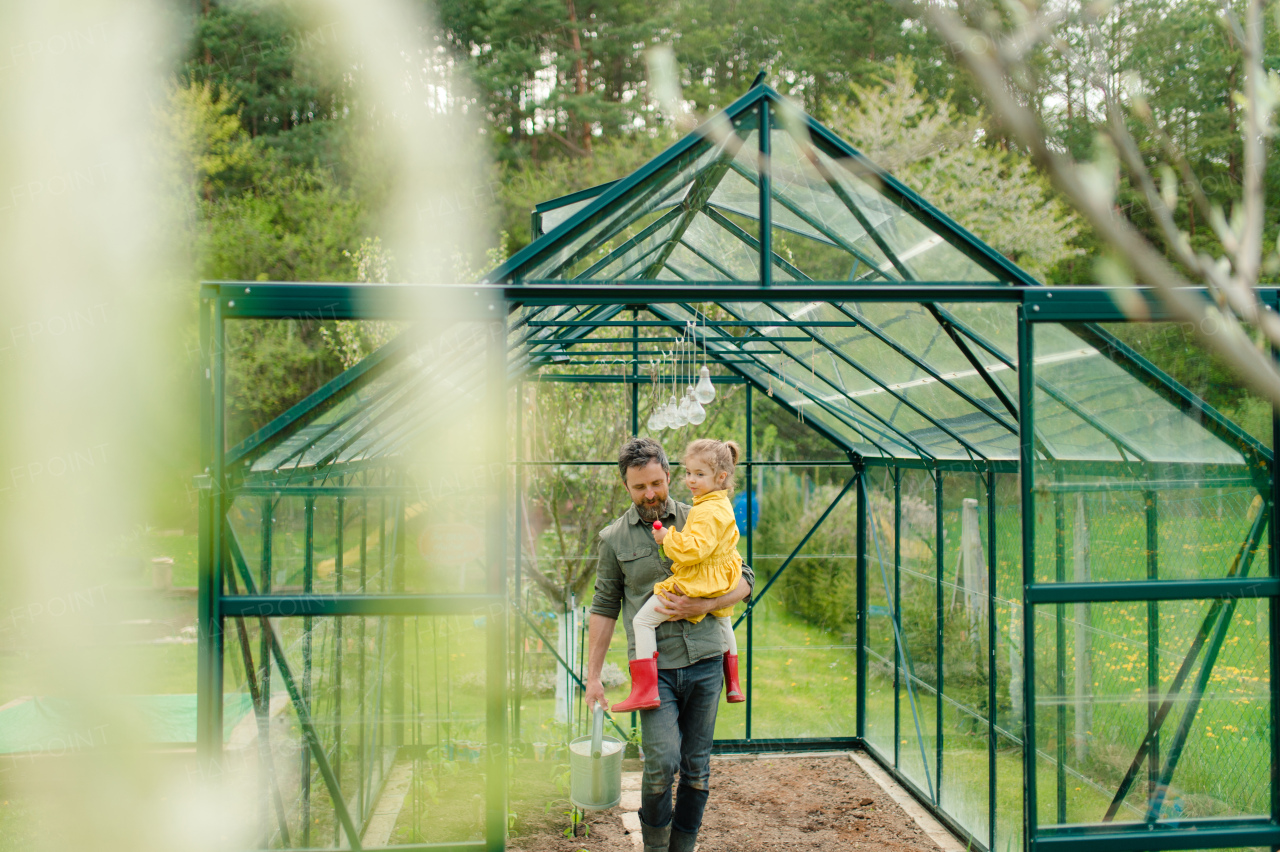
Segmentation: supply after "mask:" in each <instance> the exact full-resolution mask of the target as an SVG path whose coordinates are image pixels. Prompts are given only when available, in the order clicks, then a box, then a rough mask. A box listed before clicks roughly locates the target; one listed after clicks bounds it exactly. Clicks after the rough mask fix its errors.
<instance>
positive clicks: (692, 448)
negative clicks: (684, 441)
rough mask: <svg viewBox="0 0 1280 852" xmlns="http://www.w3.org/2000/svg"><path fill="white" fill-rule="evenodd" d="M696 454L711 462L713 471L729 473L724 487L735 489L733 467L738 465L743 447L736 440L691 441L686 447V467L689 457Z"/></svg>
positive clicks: (706, 439) (708, 439)
mask: <svg viewBox="0 0 1280 852" xmlns="http://www.w3.org/2000/svg"><path fill="white" fill-rule="evenodd" d="M694 456H697V457H698V458H700V459H703V460H704V461H709V462H711V469H712V471H713V472H715V473H727V474H729V477H728V478H727V479H726V480H725V481H724V487H725V489H726V490H728V491H732V490H733V469H734V468H735V467H737V466H738V459H739V458H741V457H742V449H741V448H740V447H739V446H738V444H737V442H736V441H717V440H716V439H715V438H699V439H698V440H696V441H692V442H690V444H689V446H687V447H685V448H684V464H685V466H686V467H687V466H688V465H689V459H691V458H693V457H694Z"/></svg>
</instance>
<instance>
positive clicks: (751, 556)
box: [744, 385, 758, 740]
mask: <svg viewBox="0 0 1280 852" xmlns="http://www.w3.org/2000/svg"><path fill="white" fill-rule="evenodd" d="M746 406H747V411H746V419H747V564H748V565H750V566H751V570H753V571H754V570H755V567H756V565H755V561H754V560H755V533H754V529H755V520H756V517H755V465H754V464H753V462H754V461H755V441H754V438H753V433H754V427H753V426H752V424H751V407H752V400H751V385H747V386H746ZM757 582H758V581H757ZM751 617H752V612H751V610H750V609H748V610H747V702H746V730H745V731H744V736H745V737H746V739H748V740H749V739H751V702H752V691H751V669H752V667H753V666H752V647H751Z"/></svg>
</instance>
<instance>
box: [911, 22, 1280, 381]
mask: <svg viewBox="0 0 1280 852" xmlns="http://www.w3.org/2000/svg"><path fill="white" fill-rule="evenodd" d="M913 6H914V8H915V10H916V12H917V13H918V14H919V16H920V17H921V19H922V20H924V21H925V22H926V24H927V25H928V26H929V27H930V28H931V29H933V31H934V32H935V33H936V34H937V35H938V36H939V38H940V39H941V40H942V41H943V42H944V43H946V44H947V45H949V47H950V50H951V52H952V54H953V55H954V56H955V58H956V59H958V60H959V62H960V63H961V64H962V65H963V66H964V67H965V68H966V69H967V70H968V71H969V72H970V73H971V74H972V75H973V76H974V78H975V79H976V81H977V83H978V87H979V88H980V90H981V91H982V92H983V94H984V96H985V100H986V103H987V106H988V108H989V109H990V110H991V113H992V115H993V116H994V117H995V119H996V120H997V122H999V124H1000V126H1001V127H1002V129H1003V130H1004V132H1006V133H1008V134H1009V136H1010V138H1011V139H1012V140H1015V141H1016V142H1017V143H1018V144H1021V145H1023V146H1025V147H1026V149H1027V151H1028V153H1029V154H1030V155H1031V156H1032V158H1033V159H1034V160H1035V161H1036V162H1037V163H1038V164H1039V165H1040V167H1041V168H1043V169H1044V170H1045V172H1046V173H1047V174H1048V175H1049V177H1050V179H1051V180H1052V181H1053V183H1054V185H1055V186H1056V187H1057V188H1058V189H1059V190H1060V191H1061V192H1062V193H1063V195H1065V196H1066V198H1067V199H1068V200H1069V201H1070V202H1071V204H1072V205H1073V206H1074V207H1075V208H1076V209H1077V210H1078V211H1080V213H1081V215H1082V216H1083V217H1084V218H1085V220H1086V221H1088V222H1089V223H1090V224H1091V225H1092V226H1093V228H1094V229H1095V230H1096V232H1097V234H1098V236H1099V238H1100V239H1101V240H1102V241H1103V243H1104V244H1105V245H1106V246H1107V247H1108V248H1109V249H1110V252H1111V256H1110V257H1108V258H1106V259H1104V260H1103V261H1101V262H1099V264H1098V274H1099V277H1100V278H1101V279H1102V281H1103V283H1106V284H1133V283H1135V282H1137V283H1141V284H1145V285H1150V286H1152V287H1154V288H1156V290H1157V291H1158V293H1159V295H1160V297H1161V298H1162V299H1163V301H1164V302H1165V304H1166V305H1167V306H1168V308H1169V310H1170V312H1171V313H1172V314H1173V316H1174V317H1175V318H1176V319H1178V320H1180V321H1182V322H1187V323H1193V324H1194V326H1195V329H1196V335H1197V337H1198V338H1199V339H1200V341H1201V342H1202V343H1203V344H1204V346H1205V347H1206V348H1208V349H1209V350H1211V351H1212V352H1215V353H1217V354H1218V355H1219V356H1220V357H1221V358H1222V359H1223V360H1224V362H1225V363H1226V364H1227V365H1229V366H1230V367H1231V368H1232V369H1233V370H1234V371H1235V373H1236V374H1237V375H1238V376H1239V377H1240V378H1241V379H1242V380H1243V381H1244V383H1245V384H1247V385H1248V386H1249V387H1250V388H1251V389H1253V390H1254V391H1257V392H1258V393H1259V394H1262V395H1263V396H1264V397H1265V398H1267V399H1268V400H1270V401H1271V402H1272V404H1273V405H1280V371H1278V370H1277V368H1276V364H1275V362H1274V361H1273V360H1272V358H1271V357H1270V355H1269V354H1268V352H1267V349H1268V348H1269V346H1276V345H1280V316H1277V315H1276V313H1275V312H1274V311H1269V310H1267V309H1266V308H1264V306H1263V305H1262V304H1261V302H1260V301H1259V298H1258V291H1257V286H1258V284H1259V280H1260V277H1261V276H1262V275H1263V274H1264V273H1271V274H1273V273H1275V272H1277V271H1280V255H1277V253H1276V251H1274V250H1272V247H1267V246H1264V245H1263V232H1264V225H1265V215H1266V204H1265V184H1264V173H1265V169H1266V146H1267V144H1268V139H1269V138H1270V137H1271V136H1272V135H1273V134H1274V132H1275V126H1274V124H1273V116H1274V107H1275V105H1276V103H1277V102H1278V101H1280V76H1278V75H1277V74H1276V72H1275V71H1267V70H1266V69H1265V67H1264V64H1263V60H1264V53H1263V44H1264V36H1265V32H1264V30H1265V26H1264V9H1263V3H1262V2H1261V0H1237V2H1234V3H1233V2H1227V0H1224V2H1221V3H1220V6H1219V9H1218V16H1219V23H1220V25H1221V26H1222V27H1223V29H1224V30H1225V32H1226V36H1227V38H1228V40H1229V44H1230V46H1231V48H1232V49H1234V50H1236V51H1238V52H1239V67H1240V69H1241V74H1240V75H1239V78H1238V79H1239V80H1240V82H1241V83H1242V88H1241V90H1240V91H1236V92H1233V93H1232V98H1233V103H1234V105H1235V106H1236V107H1237V108H1238V109H1239V110H1240V113H1241V118H1240V121H1239V122H1238V125H1237V128H1236V130H1237V132H1238V134H1239V136H1240V138H1241V141H1242V143H1243V169H1242V177H1241V180H1240V197H1239V198H1238V199H1237V200H1236V201H1235V203H1234V204H1233V205H1232V206H1231V208H1230V210H1229V211H1225V212H1224V211H1223V209H1222V208H1221V206H1219V205H1217V204H1214V203H1212V202H1210V201H1209V200H1208V196H1207V193H1206V192H1205V191H1204V187H1203V185H1202V183H1201V180H1200V178H1198V177H1197V175H1196V173H1195V172H1194V171H1193V169H1192V168H1191V166H1190V164H1189V162H1188V159H1187V158H1186V156H1185V155H1184V152H1183V151H1182V150H1180V149H1179V147H1178V146H1177V145H1176V144H1175V143H1174V142H1173V135H1172V134H1171V133H1169V132H1168V131H1167V128H1166V127H1165V126H1164V125H1163V124H1162V122H1161V120H1160V118H1159V117H1158V116H1156V115H1155V114H1154V113H1153V111H1152V110H1151V108H1150V106H1149V104H1148V102H1147V98H1146V97H1145V94H1144V89H1143V81H1142V80H1141V77H1140V75H1138V74H1137V73H1136V72H1135V71H1133V70H1132V69H1126V68H1123V67H1118V65H1119V63H1118V62H1117V61H1116V59H1115V54H1114V53H1112V52H1111V51H1109V50H1108V49H1107V47H1108V45H1109V40H1110V37H1111V33H1112V31H1113V28H1114V26H1115V24H1116V23H1117V21H1118V20H1119V17H1120V16H1122V15H1124V12H1125V10H1124V8H1121V7H1113V4H1111V3H1110V2H1106V1H1105V0H1099V2H1095V3H1091V4H1079V5H1078V6H1076V5H1075V4H1063V3H1053V4H1045V5H1043V6H1040V5H1038V4H1036V3H1034V2H1030V0H1006V2H1002V3H999V4H991V3H988V2H986V0H975V2H965V3H963V4H961V5H959V6H956V5H955V4H953V3H951V2H930V3H918V4H913ZM1046 53H1047V54H1048V55H1049V56H1051V57H1053V58H1054V59H1055V60H1057V61H1059V62H1060V63H1062V67H1064V68H1065V69H1067V71H1068V73H1070V74H1072V75H1074V76H1075V77H1076V78H1077V79H1079V80H1083V81H1084V83H1085V87H1086V91H1087V93H1088V97H1091V98H1096V100H1097V103H1098V106H1099V109H1100V112H1101V114H1102V116H1103V118H1104V120H1103V122H1102V126H1101V127H1099V128H1098V139H1097V142H1096V144H1095V145H1094V149H1095V153H1094V156H1093V159H1092V161H1081V160H1079V159H1077V158H1075V157H1073V156H1072V155H1071V154H1070V153H1067V148H1066V146H1065V145H1063V144H1062V143H1061V141H1060V140H1058V139H1056V138H1054V136H1053V134H1051V133H1050V132H1049V131H1048V130H1047V129H1046V127H1045V125H1044V123H1043V122H1042V120H1041V118H1040V116H1039V115H1038V113H1037V111H1036V110H1035V109H1034V108H1033V106H1032V103H1033V99H1032V98H1031V97H1030V93H1031V89H1032V87H1033V85H1034V83H1033V82H1032V81H1034V80H1036V78H1037V77H1038V76H1040V75H1041V73H1042V72H1041V68H1042V62H1043V60H1044V58H1045V55H1046ZM1121 175H1123V176H1124V177H1125V178H1126V179H1127V180H1128V182H1129V183H1130V184H1131V185H1132V186H1133V188H1134V189H1135V190H1136V192H1137V194H1138V197H1139V198H1140V199H1141V201H1142V203H1143V204H1144V205H1145V206H1146V207H1147V212H1148V213H1149V215H1150V216H1151V217H1152V219H1153V220H1154V222H1155V223H1156V225H1157V227H1156V229H1155V233H1156V234H1157V235H1158V237H1153V238H1148V237H1147V236H1146V235H1144V234H1143V233H1142V232H1141V231H1140V230H1139V229H1138V228H1137V227H1136V226H1135V225H1134V224H1133V222H1131V221H1130V220H1129V219H1128V218H1126V217H1125V216H1124V215H1123V214H1122V213H1121V211H1120V210H1119V209H1118V207H1117V204H1116V192H1117V189H1118V187H1119V181H1120V178H1121ZM1179 195H1182V196H1184V197H1185V199H1186V200H1187V203H1188V206H1189V207H1194V208H1195V210H1197V211H1198V212H1199V213H1200V214H1201V215H1202V217H1203V218H1204V220H1205V221H1207V222H1208V223H1210V225H1211V227H1212V231H1213V235H1214V238H1215V242H1214V244H1213V246H1212V251H1205V250H1199V251H1197V250H1196V249H1194V248H1193V247H1192V243H1191V239H1190V238H1189V237H1188V234H1187V233H1186V232H1185V231H1184V230H1182V229H1181V227H1180V226H1179V224H1178V222H1177V221H1176V220H1175V216H1174V212H1175V211H1176V209H1177V205H1178V198H1179ZM1189 287H1207V288H1208V290H1209V292H1210V294H1211V296H1212V300H1211V301H1206V300H1204V299H1202V298H1200V296H1198V295H1197V294H1195V293H1193V292H1190V291H1188V290H1186V289H1185V288H1189ZM1121 306H1122V307H1123V308H1124V309H1125V311H1126V313H1127V314H1129V315H1130V316H1132V317H1133V318H1135V319H1142V318H1143V316H1144V305H1143V302H1142V300H1141V299H1139V298H1136V297H1135V298H1133V299H1123V300H1122V305H1121Z"/></svg>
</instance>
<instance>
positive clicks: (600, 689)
mask: <svg viewBox="0 0 1280 852" xmlns="http://www.w3.org/2000/svg"><path fill="white" fill-rule="evenodd" d="M583 697H584V698H585V699H586V702H587V710H588V711H593V710H595V709H596V705H597V704H599V705H600V706H601V707H603V708H604V709H606V710H608V709H609V704H608V703H607V702H606V701H605V700H604V684H602V683H601V682H600V678H598V677H589V678H587V691H586V694H585V695H584V696H583Z"/></svg>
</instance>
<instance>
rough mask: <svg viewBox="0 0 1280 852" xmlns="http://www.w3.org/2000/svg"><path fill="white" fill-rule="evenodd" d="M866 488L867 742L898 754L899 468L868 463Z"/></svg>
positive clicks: (890, 754)
mask: <svg viewBox="0 0 1280 852" xmlns="http://www.w3.org/2000/svg"><path fill="white" fill-rule="evenodd" d="M866 489H867V538H868V540H867V541H866V542H865V543H864V546H865V547H866V551H867V633H866V636H867V648H866V652H867V690H866V693H867V722H866V726H867V727H866V737H867V742H869V743H870V744H871V745H873V746H875V748H876V750H877V751H879V752H880V754H881V755H882V756H883V757H885V758H887V759H889V760H891V761H892V760H893V759H894V755H895V754H896V752H895V750H894V736H895V730H896V725H897V719H896V712H895V711H896V708H895V706H894V705H895V701H896V695H897V691H898V685H899V678H900V674H901V671H900V667H899V655H898V643H897V640H896V638H895V635H894V623H895V615H894V613H895V611H896V607H897V594H896V591H895V590H896V588H897V583H898V571H897V564H898V563H897V559H896V554H897V541H898V540H897V523H896V514H895V501H894V490H895V489H894V469H893V468H879V467H876V468H868V469H867V473H866Z"/></svg>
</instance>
